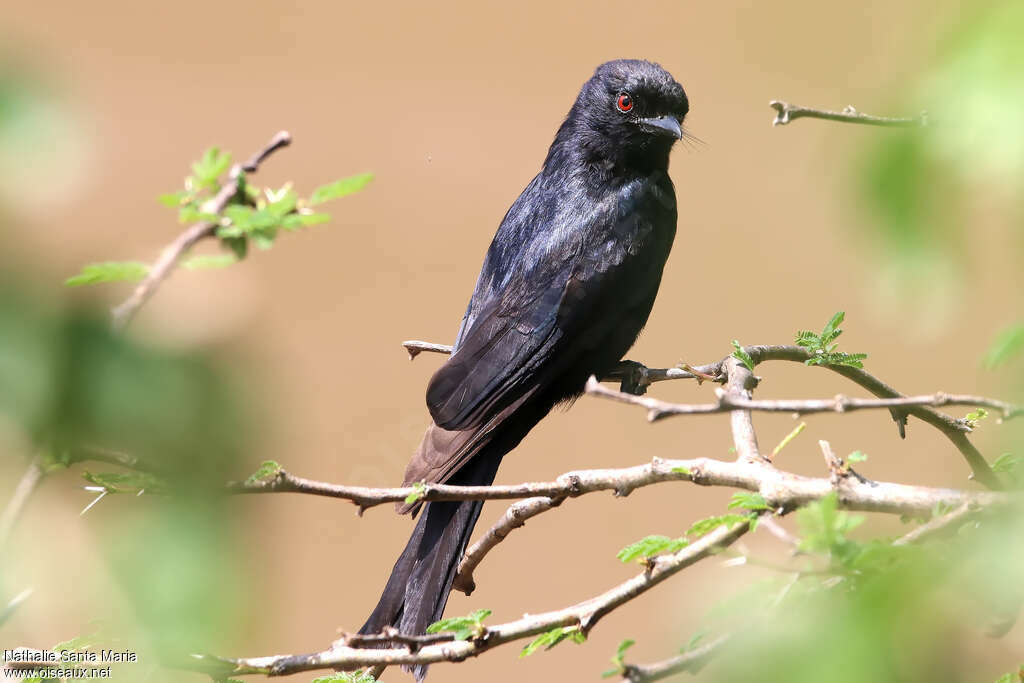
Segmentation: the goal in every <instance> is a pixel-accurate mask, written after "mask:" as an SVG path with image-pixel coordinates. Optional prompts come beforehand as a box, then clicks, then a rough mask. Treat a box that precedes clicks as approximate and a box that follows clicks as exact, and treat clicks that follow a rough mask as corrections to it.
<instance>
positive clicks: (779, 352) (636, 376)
mask: <svg viewBox="0 0 1024 683" xmlns="http://www.w3.org/2000/svg"><path fill="white" fill-rule="evenodd" d="M403 346H405V348H406V349H407V350H409V354H410V356H411V357H415V356H416V355H417V353H419V351H432V352H435V353H451V347H444V346H441V345H439V344H430V343H428V342H417V341H407V342H404V343H403ZM428 347H429V348H428ZM414 348H418V349H419V351H416V352H413V351H412V349H414ZM743 350H744V351H746V352H747V354H749V355H750V357H751V360H753V362H754V364H755V365H757V364H760V363H763V362H765V361H773V360H784V361H791V362H797V363H803V362H806V361H807V360H809V359H810V358H811V352H810V351H808V350H807V349H805V348H802V347H800V346H795V345H787V344H777V345H755V346H745V347H743ZM731 361H735V359H734V358H732V356H726V357H725V358H723V359H722V360H720V361H718V362H716V363H708V364H707V365H699V366H696V367H691V368H689V370H690V371H687V370H681V369H679V368H668V369H652V368H647V367H645V366H643V365H641V364H640V363H636V362H634V361H624V362H623V363H621V364H620V366H619V368H618V369H616V371H615V372H614V373H612V374H611V375H610V376H608V377H602V378H601V379H616V380H622V381H623V389H625V388H627V387H630V388H633V389H635V391H631V392H629V393H634V394H640V393H643V392H644V390H646V388H647V387H648V386H650V384H652V383H653V382H661V381H665V380H669V379H695V378H696V379H698V381H700V380H701V379H702V378H704V377H712V378H714V381H716V382H725V381H726V379H727V374H726V372H727V367H726V366H727V365H728V364H729V363H730V362H731ZM740 367H741V368H742V366H740ZM822 367H825V368H827V369H829V370H831V371H832V372H835V373H838V374H840V375H842V376H843V377H845V378H847V379H849V380H850V381H852V382H854V383H856V384H858V385H860V386H861V387H862V388H864V389H866V390H867V391H869V392H870V393H872V394H873V395H874V396H875V397H877V398H879V399H899V400H904V399H910V400H908V401H907V402H906V403H903V404H897V405H893V406H868V405H864V406H861V407H859V408H857V409H863V408H867V407H888V408H889V409H890V412H892V414H893V419H894V420H896V424H897V427H898V428H899V431H900V436H901V437H902V436H904V435H905V432H904V429H905V426H906V418H907V416H908V415H912V416H914V417H916V418H918V419H920V420H922V421H924V422H926V423H928V424H930V425H931V426H933V427H935V428H936V429H938V430H939V431H940V432H942V433H943V434H944V435H945V436H946V438H948V439H949V440H950V441H951V442H952V443H953V445H954V446H956V448H957V449H958V450H959V451H960V453H961V454H962V455H963V456H964V458H965V459H966V460H967V463H968V465H970V467H971V472H972V476H973V477H974V478H975V479H977V481H978V482H980V483H981V484H983V485H985V486H987V487H989V488H994V489H998V488H1002V483H1001V482H1000V481H999V478H998V477H996V475H995V473H994V472H993V471H992V468H991V467H989V465H988V462H987V461H986V460H985V458H984V456H982V454H981V453H980V452H979V451H978V449H977V448H976V447H975V446H974V444H972V443H971V442H970V440H969V439H968V438H967V434H968V433H970V432H971V430H972V427H971V425H970V423H969V422H968V421H967V420H963V419H957V418H955V417H952V416H950V415H946V414H945V413H941V412H939V411H937V410H935V408H933V407H932V403H934V402H935V401H936V400H938V402H939V403H941V404H942V405H956V404H959V405H982V406H988V407H990V408H992V409H993V410H995V411H997V412H999V413H1000V414H1001V415H1002V416H1003V418H1004V419H1009V418H1011V417H1015V416H1019V415H1021V414H1022V408H1021V407H1020V406H1013V405H1011V404H1008V403H1005V402H1003V401H995V400H992V399H986V398H982V397H978V396H956V397H955V398H957V399H960V400H958V401H950V400H948V398H947V397H948V395H946V394H933V395H931V396H930V397H921V396H911V397H908V396H905V395H904V394H901V393H900V392H898V391H896V390H895V389H893V388H892V387H890V386H889V385H888V384H886V383H885V382H883V381H882V380H880V379H878V378H877V377H875V376H874V375H872V374H871V373H869V372H866V371H865V370H862V369H860V368H854V367H850V366H846V365H825V366H822ZM743 370H745V368H743ZM691 371H692V372H691ZM695 373H699V374H695ZM627 375H628V377H627ZM622 393H627V392H625V391H623V392H622ZM748 398H749V397H742V398H740V397H737V396H734V397H732V398H731V400H732V401H733V403H734V404H736V403H737V402H740V403H742V401H743V400H744V399H748ZM923 398H930V399H931V400H930V401H920V400H918V399H923ZM834 400H835V401H838V398H837V399H834ZM848 400H852V399H848ZM860 400H861V401H863V399H860ZM840 403H841V402H840ZM641 405H645V407H648V409H650V407H651V406H649V405H646V404H643V403H641ZM667 405H671V404H665V403H662V402H658V401H655V403H654V404H653V406H654V407H659V408H660V407H662V406H667ZM786 407H787V408H792V407H793V406H792V405H789V406H786ZM810 407H811V408H812V409H811V410H808V411H807V412H822V411H821V410H817V411H815V410H813V408H814V406H810ZM818 407H819V408H820V407H821V406H820V405H819V406H818ZM748 410H749V408H748ZM832 410H834V407H833V408H832ZM692 412H696V413H698V414H699V412H700V411H699V410H693V411H692ZM710 412H721V411H718V410H715V411H710ZM786 412H793V411H792V410H787V411H786ZM797 412H801V411H797ZM734 414H735V413H734Z"/></svg>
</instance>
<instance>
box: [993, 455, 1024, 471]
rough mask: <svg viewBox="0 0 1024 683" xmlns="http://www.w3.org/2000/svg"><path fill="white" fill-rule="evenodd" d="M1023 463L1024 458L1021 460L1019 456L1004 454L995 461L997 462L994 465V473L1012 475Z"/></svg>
mask: <svg viewBox="0 0 1024 683" xmlns="http://www.w3.org/2000/svg"><path fill="white" fill-rule="evenodd" d="M1022 461H1024V458H1021V456H1019V455H1014V454H1013V453H1003V454H1002V455H1000V456H999V457H998V458H996V459H995V462H993V463H992V471H993V472H1000V473H1002V474H1012V473H1013V472H1014V471H1015V470H1016V469H1017V468H1018V467H1020V464H1021V462H1022Z"/></svg>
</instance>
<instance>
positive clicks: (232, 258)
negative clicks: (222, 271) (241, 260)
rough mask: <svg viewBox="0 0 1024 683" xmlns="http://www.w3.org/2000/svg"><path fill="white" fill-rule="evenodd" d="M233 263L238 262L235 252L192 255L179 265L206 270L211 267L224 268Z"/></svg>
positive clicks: (189, 268)
mask: <svg viewBox="0 0 1024 683" xmlns="http://www.w3.org/2000/svg"><path fill="white" fill-rule="evenodd" d="M235 263H238V256H236V255H235V254H208V255H207V254H204V255H202V256H193V257H192V258H190V259H186V260H185V261H184V262H183V263H182V264H181V267H182V268H186V269H188V270H207V269H213V268H226V267H228V266H230V265H233V264H235Z"/></svg>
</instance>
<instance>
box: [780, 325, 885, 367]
mask: <svg viewBox="0 0 1024 683" xmlns="http://www.w3.org/2000/svg"><path fill="white" fill-rule="evenodd" d="M845 317H846V314H845V313H843V312H842V311H839V312H838V313H836V314H835V315H833V316H832V318H831V320H829V321H828V322H827V323H826V324H825V328H824V329H823V330H822V331H821V335H817V334H814V333H813V332H808V331H807V330H801V331H799V332H797V333H796V343H797V346H800V347H803V348H805V349H807V351H808V352H810V354H811V357H810V358H808V359H807V360H806V361H804V362H805V363H806V364H807V365H845V366H847V367H851V368H863V367H864V363H863V362H862V361H863V360H864V359H865V358H867V357H868V355H867V354H866V353H843V352H840V351H836V346H837V344H835V343H834V342H835V340H836V339H837V338H838V337H839V335H841V334H842V333H843V331H842V330H841V329H839V325H840V324H841V323H842V322H843V319H844V318H845Z"/></svg>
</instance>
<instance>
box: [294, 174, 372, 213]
mask: <svg viewBox="0 0 1024 683" xmlns="http://www.w3.org/2000/svg"><path fill="white" fill-rule="evenodd" d="M371 180H373V174H372V173H361V174H359V175H354V176H351V177H349V178H342V179H341V180H338V181H336V182H333V183H330V184H329V185H321V186H320V187H318V188H316V189H315V190H313V194H312V195H310V197H309V202H308V203H309V205H310V206H315V205H317V204H323V203H324V202H326V201H330V200H332V199H338V198H339V197H344V196H346V195H350V194H352V193H354V192H358V191H359V190H361V189H363V188H364V187H366V185H367V184H368V183H369V182H370V181H371Z"/></svg>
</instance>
